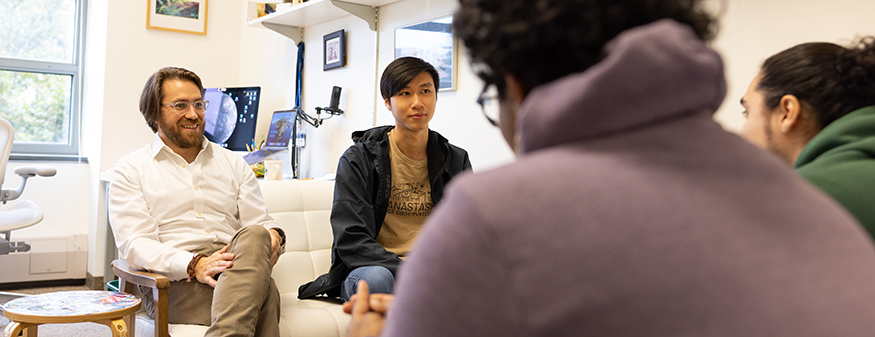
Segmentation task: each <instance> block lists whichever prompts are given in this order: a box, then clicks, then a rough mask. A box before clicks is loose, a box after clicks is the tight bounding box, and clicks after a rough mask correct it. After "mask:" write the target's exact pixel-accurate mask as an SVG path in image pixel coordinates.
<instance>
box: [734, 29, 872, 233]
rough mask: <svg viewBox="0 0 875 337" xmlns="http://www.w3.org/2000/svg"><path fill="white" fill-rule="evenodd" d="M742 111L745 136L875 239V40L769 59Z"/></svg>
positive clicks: (810, 47)
mask: <svg viewBox="0 0 875 337" xmlns="http://www.w3.org/2000/svg"><path fill="white" fill-rule="evenodd" d="M741 105H742V106H743V107H744V108H745V111H744V116H745V118H746V120H745V123H744V125H743V126H742V129H741V132H740V134H741V136H742V137H743V138H745V139H747V140H748V141H750V142H751V143H753V144H754V145H757V146H759V147H761V148H764V149H767V150H769V151H771V152H773V153H775V154H777V155H778V157H780V158H781V159H783V160H784V161H785V162H787V164H789V165H792V166H793V168H794V169H796V171H797V172H798V173H799V174H800V175H801V176H802V177H804V178H805V179H807V180H808V181H809V182H811V183H812V184H814V185H816V186H818V187H820V188H821V189H822V190H823V191H825V192H826V193H828V194H829V195H831V196H832V197H833V198H835V199H836V200H837V201H838V202H839V203H841V204H842V205H843V206H844V207H845V208H846V209H847V210H848V211H850V212H851V213H852V214H853V215H854V216H855V217H856V218H857V219H858V220H859V221H860V222H861V223H862V224H863V226H864V227H865V228H866V230H868V231H869V233H870V234H871V235H873V236H875V37H872V36H868V37H864V38H860V39H859V40H858V41H857V42H855V43H854V44H853V45H851V46H850V47H842V46H839V45H836V44H832V43H823V42H815V43H803V44H799V45H797V46H794V47H792V48H790V49H787V50H784V51H782V52H780V53H778V54H775V55H773V56H771V57H769V58H768V59H766V61H765V62H764V63H763V65H762V67H761V70H760V72H759V74H758V75H757V76H756V78H754V80H753V82H752V83H751V84H750V87H749V88H748V90H747V93H745V95H744V97H743V98H742V99H741Z"/></svg>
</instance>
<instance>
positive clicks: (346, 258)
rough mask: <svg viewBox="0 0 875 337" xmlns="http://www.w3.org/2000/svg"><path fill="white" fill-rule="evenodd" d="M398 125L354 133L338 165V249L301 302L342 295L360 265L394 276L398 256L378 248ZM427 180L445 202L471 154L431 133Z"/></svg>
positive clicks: (301, 291) (304, 288) (334, 214)
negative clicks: (391, 145) (391, 136)
mask: <svg viewBox="0 0 875 337" xmlns="http://www.w3.org/2000/svg"><path fill="white" fill-rule="evenodd" d="M393 128H394V126H380V127H375V128H372V129H369V130H366V131H356V132H353V134H352V140H353V142H354V144H353V145H352V146H350V147H349V149H347V150H346V152H344V154H343V156H341V157H340V162H339V163H338V164H337V178H336V181H335V185H334V204H333V206H332V208H331V228H332V230H333V231H334V245H333V247H332V249H331V268H330V269H329V270H328V274H325V275H322V276H319V277H318V278H316V280H315V281H313V282H309V283H307V284H304V285H301V287H300V288H298V298H301V299H304V298H312V297H315V296H317V295H320V294H327V295H328V296H329V297H338V296H340V285H341V283H343V280H345V279H346V276H347V275H349V273H350V271H352V270H353V269H355V268H358V267H362V266H383V267H386V268H387V269H389V270H390V271H392V274H393V275H394V274H395V273H396V271H397V269H398V265H399V264H400V263H401V259H400V258H399V257H398V255H395V254H394V253H392V252H389V251H387V250H386V249H384V248H383V246H381V245H380V244H378V243H377V234H378V233H379V232H380V228H381V227H382V226H383V219H385V217H386V209H387V208H388V203H389V196H390V195H391V193H392V176H391V172H392V169H391V166H390V164H389V151H390V150H389V139H388V137H387V134H388V132H389V131H390V130H392V129H393ZM426 154H427V156H428V177H429V181H431V199H432V201H433V202H434V204H435V205H437V204H438V202H439V201H440V200H441V197H443V193H444V186H446V184H447V183H449V181H450V180H451V179H452V178H453V177H454V176H455V175H457V174H459V173H461V172H462V171H465V170H468V169H470V168H471V162H470V161H469V160H468V152H465V150H463V149H461V148H459V147H457V146H454V145H452V144H450V143H449V141H447V139H446V138H444V137H443V136H441V135H440V134H438V133H437V132H434V131H432V130H429V131H428V145H427V147H426Z"/></svg>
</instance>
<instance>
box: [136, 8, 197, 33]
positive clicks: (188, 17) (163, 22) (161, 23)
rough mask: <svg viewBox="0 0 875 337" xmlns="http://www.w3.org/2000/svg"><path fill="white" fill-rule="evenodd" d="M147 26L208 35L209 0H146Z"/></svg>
mask: <svg viewBox="0 0 875 337" xmlns="http://www.w3.org/2000/svg"><path fill="white" fill-rule="evenodd" d="M146 1H147V2H148V3H149V9H148V13H146V28H148V29H160V30H168V31H171V32H180V33H189V34H198V35H207V2H208V1H209V0H146Z"/></svg>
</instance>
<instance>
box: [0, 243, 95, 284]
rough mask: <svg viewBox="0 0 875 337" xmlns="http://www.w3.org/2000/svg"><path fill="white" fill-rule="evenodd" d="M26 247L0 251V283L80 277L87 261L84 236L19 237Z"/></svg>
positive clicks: (82, 276) (81, 277) (86, 246)
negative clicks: (20, 250) (23, 249)
mask: <svg viewBox="0 0 875 337" xmlns="http://www.w3.org/2000/svg"><path fill="white" fill-rule="evenodd" d="M10 241H24V242H27V243H29V244H30V251H28V252H24V253H9V254H6V255H0V283H11V282H28V281H49V280H64V279H84V278H85V272H86V270H87V267H88V266H87V261H88V236H87V235H85V234H78V235H72V236H66V237H41V238H22V237H17V236H15V235H13V237H12V238H11V240H10Z"/></svg>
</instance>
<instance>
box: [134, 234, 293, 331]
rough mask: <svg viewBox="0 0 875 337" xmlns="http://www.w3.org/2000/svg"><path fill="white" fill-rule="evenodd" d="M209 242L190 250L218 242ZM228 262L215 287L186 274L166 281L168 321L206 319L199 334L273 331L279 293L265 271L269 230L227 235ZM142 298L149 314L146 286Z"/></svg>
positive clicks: (150, 302)
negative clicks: (205, 327)
mask: <svg viewBox="0 0 875 337" xmlns="http://www.w3.org/2000/svg"><path fill="white" fill-rule="evenodd" d="M224 246H225V245H224V244H221V243H214V244H211V245H207V246H203V247H200V248H198V249H197V250H195V252H196V253H200V254H204V255H210V254H212V253H214V252H216V251H218V250H220V249H222V247H224ZM228 252H229V253H234V255H235V256H234V260H233V262H234V265H233V266H232V267H231V268H228V269H227V270H225V272H223V273H222V274H221V275H220V276H219V279H218V282H217V284H216V288H215V289H213V288H212V287H210V286H209V285H207V284H203V283H200V282H197V281H196V280H192V281H191V282H186V280H180V281H174V282H170V289H168V291H167V293H168V304H169V305H168V309H169V310H168V314H169V316H170V318H169V321H170V323H171V324H199V325H209V326H210V328H209V330H207V333H206V334H205V335H204V336H279V319H280V295H279V290H277V287H276V283H274V281H273V279H272V278H271V277H270V272H271V267H270V233H269V232H268V230H267V229H265V228H264V227H262V226H247V227H244V228H243V229H241V230H240V231H238V232H237V234H236V235H235V236H234V238H233V239H231V246H230V247H228ZM143 304H144V305H145V307H146V311H147V312H148V313H149V315H151V316H153V317H154V311H153V300H152V292H151V291H148V290H146V291H143Z"/></svg>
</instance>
